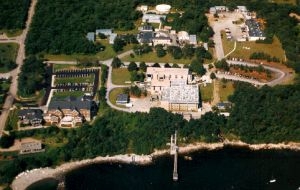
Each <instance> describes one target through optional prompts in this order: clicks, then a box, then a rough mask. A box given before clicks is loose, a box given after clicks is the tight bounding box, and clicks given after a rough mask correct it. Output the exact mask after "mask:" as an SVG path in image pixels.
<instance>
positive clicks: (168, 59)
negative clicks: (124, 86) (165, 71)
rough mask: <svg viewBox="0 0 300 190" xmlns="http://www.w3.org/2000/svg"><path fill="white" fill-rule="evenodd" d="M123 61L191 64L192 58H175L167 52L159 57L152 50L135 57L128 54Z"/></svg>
mask: <svg viewBox="0 0 300 190" xmlns="http://www.w3.org/2000/svg"><path fill="white" fill-rule="evenodd" d="M122 61H135V62H142V61H144V62H151V63H177V64H190V63H191V62H192V59H174V58H173V57H172V56H171V55H169V54H167V55H166V56H164V57H157V55H156V53H155V52H150V53H147V54H143V55H140V56H139V55H135V57H134V58H132V57H130V56H126V57H124V58H122Z"/></svg>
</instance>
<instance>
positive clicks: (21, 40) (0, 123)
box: [0, 0, 37, 136]
mask: <svg viewBox="0 0 300 190" xmlns="http://www.w3.org/2000/svg"><path fill="white" fill-rule="evenodd" d="M36 4H37V0H32V1H31V5H30V8H29V10H28V18H27V21H26V27H25V29H24V30H23V32H22V34H21V35H20V36H18V37H16V38H13V39H7V40H1V41H0V43H10V42H13V43H17V44H19V50H18V55H17V58H16V63H17V65H18V67H17V68H16V69H14V70H12V71H11V72H9V75H10V76H11V77H12V81H11V85H10V89H9V92H8V95H7V97H6V99H5V102H4V105H3V110H2V114H1V115H0V136H1V135H2V132H3V130H4V127H5V123H6V119H7V117H8V114H9V109H10V108H11V107H12V106H13V102H14V99H15V97H17V90H18V74H19V73H20V69H21V66H22V65H23V61H24V59H25V40H26V37H27V33H28V30H29V27H30V24H31V22H32V17H33V15H34V12H35V7H36ZM7 74H8V73H6V74H3V75H2V76H7ZM0 77H1V75H0Z"/></svg>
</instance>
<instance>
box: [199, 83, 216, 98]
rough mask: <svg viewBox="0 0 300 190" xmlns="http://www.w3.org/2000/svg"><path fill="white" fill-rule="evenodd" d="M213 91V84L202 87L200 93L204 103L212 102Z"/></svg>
mask: <svg viewBox="0 0 300 190" xmlns="http://www.w3.org/2000/svg"><path fill="white" fill-rule="evenodd" d="M213 91H214V85H213V84H206V86H204V85H200V93H201V99H202V101H203V102H210V101H212V99H213Z"/></svg>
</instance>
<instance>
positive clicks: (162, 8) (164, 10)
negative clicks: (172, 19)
mask: <svg viewBox="0 0 300 190" xmlns="http://www.w3.org/2000/svg"><path fill="white" fill-rule="evenodd" d="M155 9H156V11H157V13H158V14H168V13H169V12H170V10H171V5H167V4H160V5H156V7H155Z"/></svg>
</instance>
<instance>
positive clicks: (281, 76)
mask: <svg viewBox="0 0 300 190" xmlns="http://www.w3.org/2000/svg"><path fill="white" fill-rule="evenodd" d="M227 62H228V64H229V65H246V66H252V67H253V66H256V67H257V66H258V65H257V64H254V63H249V62H242V61H230V60H227ZM262 66H263V67H264V68H265V69H267V70H270V71H272V72H275V73H277V75H279V77H278V78H276V79H274V80H272V81H270V82H266V83H263V82H259V81H257V80H253V79H247V78H243V77H238V76H235V75H228V74H216V76H217V77H218V78H225V79H230V80H238V81H243V82H248V83H251V84H254V85H258V86H262V85H269V86H275V85H278V84H281V83H282V81H284V80H285V78H286V77H287V76H288V75H289V73H285V72H283V71H282V70H280V69H277V68H274V67H270V66H266V65H262Z"/></svg>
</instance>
